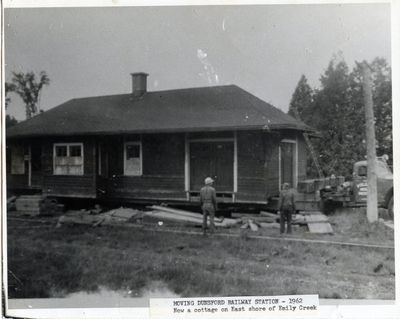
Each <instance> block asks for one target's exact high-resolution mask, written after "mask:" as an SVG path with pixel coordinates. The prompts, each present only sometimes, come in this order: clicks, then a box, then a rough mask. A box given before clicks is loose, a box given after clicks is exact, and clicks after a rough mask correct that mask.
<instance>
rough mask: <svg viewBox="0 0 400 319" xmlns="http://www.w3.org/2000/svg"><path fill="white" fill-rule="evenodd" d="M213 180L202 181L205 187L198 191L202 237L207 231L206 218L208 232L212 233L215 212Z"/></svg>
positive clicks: (215, 199) (215, 201) (215, 198)
mask: <svg viewBox="0 0 400 319" xmlns="http://www.w3.org/2000/svg"><path fill="white" fill-rule="evenodd" d="M213 183H214V180H213V179H212V178H211V177H207V178H206V179H205V180H204V184H205V186H203V187H202V188H201V190H200V205H201V210H202V211H203V235H205V234H206V229H207V216H208V215H209V216H210V232H211V233H213V232H214V227H215V226H214V215H215V211H216V210H217V196H216V194H215V188H214V187H212V185H213Z"/></svg>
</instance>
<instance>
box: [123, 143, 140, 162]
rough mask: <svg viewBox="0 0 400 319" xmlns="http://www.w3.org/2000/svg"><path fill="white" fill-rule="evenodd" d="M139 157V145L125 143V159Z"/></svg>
mask: <svg viewBox="0 0 400 319" xmlns="http://www.w3.org/2000/svg"><path fill="white" fill-rule="evenodd" d="M133 158H140V145H126V159H127V160H129V159H133Z"/></svg>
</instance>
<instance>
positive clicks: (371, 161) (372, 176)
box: [362, 62, 378, 223]
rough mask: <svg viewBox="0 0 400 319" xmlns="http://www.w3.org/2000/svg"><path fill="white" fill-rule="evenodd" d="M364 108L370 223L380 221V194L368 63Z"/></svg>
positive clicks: (364, 84) (365, 75)
mask: <svg viewBox="0 0 400 319" xmlns="http://www.w3.org/2000/svg"><path fill="white" fill-rule="evenodd" d="M362 74H363V91H364V108H365V130H366V136H367V167H368V171H367V174H368V175H367V176H368V177H367V178H368V195H367V218H368V221H369V222H370V223H372V222H375V221H377V220H378V192H377V186H376V146H375V123H374V110H373V104H372V103H373V102H372V90H371V72H370V70H369V66H368V65H367V63H365V62H364V63H363V65H362Z"/></svg>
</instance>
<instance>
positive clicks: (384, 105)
mask: <svg viewBox="0 0 400 319" xmlns="http://www.w3.org/2000/svg"><path fill="white" fill-rule="evenodd" d="M363 63H366V64H367V65H368V66H369V69H370V72H371V77H372V98H373V104H374V115H375V134H376V144H377V148H376V153H377V155H378V156H381V155H383V154H387V155H389V158H390V160H392V155H393V137H392V80H391V68H390V66H388V64H387V62H386V60H385V59H383V58H375V59H374V60H373V61H372V62H370V63H367V62H366V61H363V62H360V63H358V62H356V66H355V67H354V69H353V71H352V73H351V91H352V103H353V106H354V108H355V110H354V111H353V113H354V115H353V116H354V117H357V118H358V119H359V125H357V126H356V127H354V130H355V131H357V133H356V134H358V135H360V136H361V139H358V141H360V140H362V141H363V142H364V143H362V144H365V137H364V134H363V132H364V131H365V121H364V119H363V118H362V117H361V116H362V112H363V104H362V103H363V89H362V77H361V65H362V64H363ZM360 113H361V114H360ZM363 146H364V147H363V148H361V149H360V154H365V145H363Z"/></svg>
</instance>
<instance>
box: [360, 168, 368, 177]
mask: <svg viewBox="0 0 400 319" xmlns="http://www.w3.org/2000/svg"><path fill="white" fill-rule="evenodd" d="M358 176H367V166H360V167H359V168H358Z"/></svg>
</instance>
